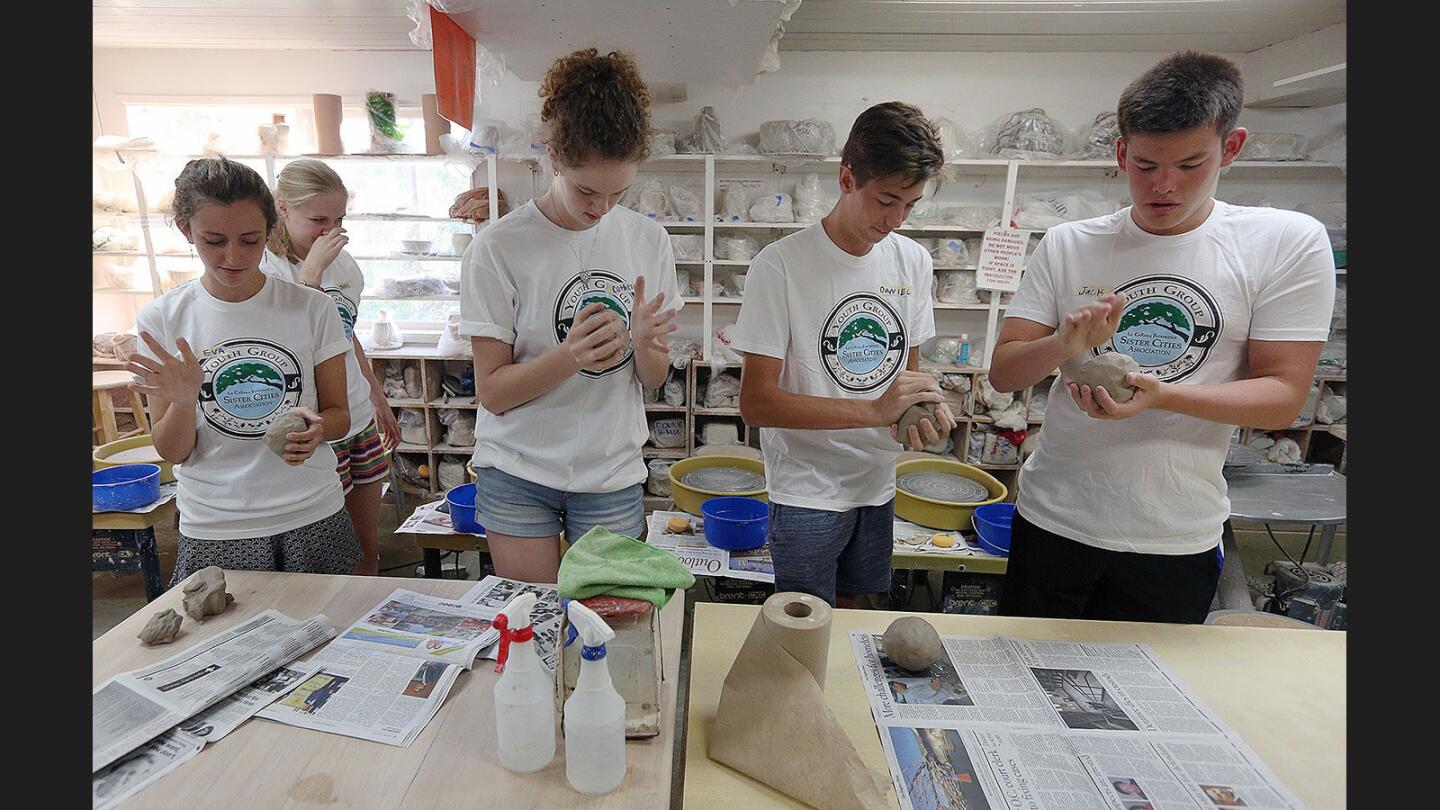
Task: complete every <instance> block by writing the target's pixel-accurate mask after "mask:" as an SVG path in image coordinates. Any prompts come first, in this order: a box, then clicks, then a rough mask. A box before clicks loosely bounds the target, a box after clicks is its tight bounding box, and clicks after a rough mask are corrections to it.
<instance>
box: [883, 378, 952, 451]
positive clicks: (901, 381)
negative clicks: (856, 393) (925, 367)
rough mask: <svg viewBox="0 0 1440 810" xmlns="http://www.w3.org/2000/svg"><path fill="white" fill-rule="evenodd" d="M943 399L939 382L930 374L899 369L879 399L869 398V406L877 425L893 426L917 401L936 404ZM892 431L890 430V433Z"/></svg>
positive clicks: (892, 433) (892, 432)
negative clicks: (873, 412)
mask: <svg viewBox="0 0 1440 810" xmlns="http://www.w3.org/2000/svg"><path fill="white" fill-rule="evenodd" d="M944 399H945V395H944V394H942V393H940V383H938V382H936V381H935V377H934V376H932V375H931V374H929V373H927V372H924V371H901V372H900V373H899V374H897V375H896V376H895V381H894V382H892V383H890V387H889V388H887V389H885V393H884V394H881V395H880V398H879V399H873V400H871V403H872V406H871V407H872V408H873V409H874V411H875V416H876V420H875V424H876V426H877V427H880V426H883V425H889V426H891V427H892V428H894V427H895V425H896V424H897V423H899V421H900V417H901V416H902V415H904V413H905V411H906V409H908V408H909V407H910V406H911V405H914V404H915V403H917V402H932V403H936V404H937V405H938V403H940V402H942V401H944ZM894 433H895V431H893V430H892V431H891V435H894ZM896 441H899V440H898V439H897V440H896Z"/></svg>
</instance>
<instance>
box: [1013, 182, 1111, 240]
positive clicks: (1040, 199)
mask: <svg viewBox="0 0 1440 810" xmlns="http://www.w3.org/2000/svg"><path fill="white" fill-rule="evenodd" d="M1118 210H1120V204H1119V203H1117V202H1115V201H1114V200H1107V199H1105V195H1104V194H1103V193H1101V192H1100V190H1099V189H1093V188H1063V189H1053V190H1050V191H1034V192H1029V193H1025V194H1020V195H1018V196H1017V197H1016V199H1015V216H1014V217H1013V218H1012V219H1013V220H1014V222H1015V227H1017V228H1026V229H1031V230H1041V229H1044V228H1053V227H1055V226H1056V225H1060V224H1062V223H1065V222H1074V221H1076V220H1080V219H1090V218H1091V217H1100V216H1104V215H1106V214H1113V213H1115V212H1116V211H1118Z"/></svg>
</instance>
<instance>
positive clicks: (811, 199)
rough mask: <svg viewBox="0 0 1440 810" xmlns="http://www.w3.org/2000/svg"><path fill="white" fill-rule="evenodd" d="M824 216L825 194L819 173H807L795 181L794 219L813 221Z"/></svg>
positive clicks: (817, 220)
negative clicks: (821, 186)
mask: <svg viewBox="0 0 1440 810" xmlns="http://www.w3.org/2000/svg"><path fill="white" fill-rule="evenodd" d="M824 216H825V196H824V193H823V192H822V191H821V189H820V175H818V174H813V173H812V174H807V175H805V176H804V177H802V178H800V180H799V181H798V182H797V183H795V221H796V222H807V223H815V222H819V221H820V219H821V217H824Z"/></svg>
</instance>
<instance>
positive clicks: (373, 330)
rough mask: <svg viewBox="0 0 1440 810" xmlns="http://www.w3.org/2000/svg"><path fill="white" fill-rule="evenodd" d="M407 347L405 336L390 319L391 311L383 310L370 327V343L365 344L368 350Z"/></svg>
mask: <svg viewBox="0 0 1440 810" xmlns="http://www.w3.org/2000/svg"><path fill="white" fill-rule="evenodd" d="M404 345H405V334H404V333H403V332H401V331H400V327H399V326H398V325H397V324H396V323H395V320H394V319H393V318H391V317H390V310H388V309H382V310H380V312H379V314H378V315H376V317H375V323H373V324H371V326H370V342H369V343H367V344H365V347H366V348H368V349H398V348H400V347H401V346H404Z"/></svg>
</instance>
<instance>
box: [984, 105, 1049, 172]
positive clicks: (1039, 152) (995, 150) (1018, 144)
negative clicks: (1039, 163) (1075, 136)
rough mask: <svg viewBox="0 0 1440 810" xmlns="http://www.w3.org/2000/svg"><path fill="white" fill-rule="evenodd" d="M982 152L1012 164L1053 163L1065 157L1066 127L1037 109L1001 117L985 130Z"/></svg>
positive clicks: (1033, 108) (1032, 108) (1042, 110)
mask: <svg viewBox="0 0 1440 810" xmlns="http://www.w3.org/2000/svg"><path fill="white" fill-rule="evenodd" d="M985 143H986V146H985V150H986V151H987V152H989V153H990V154H992V155H999V156H1000V157H1003V158H1010V159H1014V160H1053V159H1055V158H1058V157H1060V156H1061V155H1063V154H1064V153H1065V127H1064V126H1063V125H1062V124H1061V123H1060V122H1059V121H1057V120H1055V119H1054V118H1051V117H1050V116H1048V115H1046V114H1045V110H1044V109H1042V108H1040V107H1031V108H1030V109H1028V110H1020V111H1019V112H1016V113H1011V114H1010V115H1007V116H1002V117H1001V118H1000V119H999V120H997V121H996V122H995V123H994V124H992V125H991V127H990V129H989V130H988V136H987V137H986V139H985Z"/></svg>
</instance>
